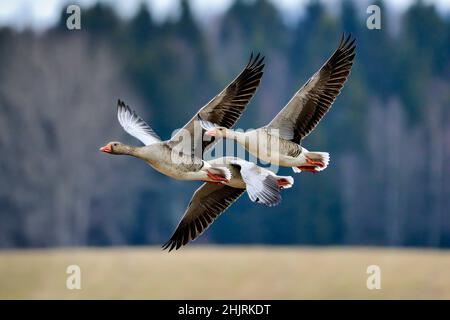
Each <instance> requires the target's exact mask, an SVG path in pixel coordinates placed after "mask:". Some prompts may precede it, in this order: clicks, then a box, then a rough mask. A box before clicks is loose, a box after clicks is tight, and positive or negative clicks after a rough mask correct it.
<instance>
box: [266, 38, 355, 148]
mask: <svg viewBox="0 0 450 320" xmlns="http://www.w3.org/2000/svg"><path fill="white" fill-rule="evenodd" d="M355 48H356V44H355V39H352V38H351V35H348V37H347V38H345V36H344V35H342V38H341V42H340V44H339V47H338V48H337V50H336V51H335V52H334V53H333V55H332V56H331V57H330V58H329V59H328V61H327V62H326V63H325V64H324V65H323V66H322V68H320V70H319V71H317V72H316V73H315V74H314V75H313V76H312V77H311V78H310V79H309V80H308V81H307V82H306V83H305V84H304V85H303V87H302V88H301V89H300V90H299V91H298V92H297V93H296V94H295V95H294V96H293V97H292V99H291V100H290V101H289V103H288V104H287V105H286V106H285V107H284V108H283V109H282V110H281V111H280V112H279V113H278V114H277V115H276V117H275V118H274V119H273V120H272V121H271V122H270V123H269V124H268V125H267V127H268V128H274V129H278V130H279V134H280V136H281V137H282V138H283V139H286V140H290V141H293V142H296V143H298V144H300V141H301V139H303V138H304V137H306V136H307V135H308V134H309V133H310V132H311V131H312V130H313V129H314V128H315V127H316V126H317V124H318V123H319V121H320V120H321V119H322V117H323V116H324V115H325V113H327V112H328V110H329V109H330V107H331V105H332V104H333V102H334V100H335V99H336V97H337V96H338V95H339V92H340V91H341V89H342V87H343V86H344V83H345V81H346V80H347V77H348V75H349V73H350V69H351V68H352V65H353V59H354V57H355Z"/></svg>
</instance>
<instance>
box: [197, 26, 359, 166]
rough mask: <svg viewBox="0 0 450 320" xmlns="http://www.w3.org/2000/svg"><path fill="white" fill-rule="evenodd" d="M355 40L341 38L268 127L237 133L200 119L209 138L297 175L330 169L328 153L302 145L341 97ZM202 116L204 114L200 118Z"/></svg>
mask: <svg viewBox="0 0 450 320" xmlns="http://www.w3.org/2000/svg"><path fill="white" fill-rule="evenodd" d="M355 48H356V44H355V39H352V38H351V35H348V37H347V38H345V36H344V35H342V38H341V41H340V44H339V47H338V48H337V50H336V51H335V52H334V53H333V55H332V56H331V57H330V58H329V59H328V61H326V62H325V64H324V65H323V66H322V67H321V68H320V69H319V71H317V72H316V73H315V74H314V75H313V76H312V77H311V78H310V79H309V80H308V81H307V82H306V83H305V84H304V85H303V86H302V87H301V89H300V90H299V91H298V92H297V93H296V94H295V95H294V96H293V97H292V99H291V100H290V101H289V102H288V104H287V105H286V106H285V107H284V108H283V109H282V110H281V111H280V112H279V113H278V114H277V115H276V116H275V118H274V119H273V120H272V121H271V122H270V123H269V124H268V125H266V126H264V127H262V128H259V129H256V130H249V131H247V132H237V131H233V130H230V129H229V128H225V127H223V126H218V125H217V124H215V123H213V122H211V121H208V120H206V119H201V120H200V122H201V125H202V127H203V128H204V129H206V130H207V131H206V135H209V136H212V137H223V138H228V139H234V140H235V141H236V142H237V143H239V144H241V145H242V146H243V147H244V148H245V149H247V151H248V152H250V153H251V154H253V155H255V156H256V157H258V158H260V159H262V160H264V161H267V162H269V163H272V164H277V165H280V166H284V167H292V169H293V170H294V172H300V171H310V172H317V171H321V170H323V169H325V168H326V167H327V166H328V162H329V154H328V153H326V152H310V151H308V150H307V149H306V148H304V147H302V146H301V145H300V144H301V142H302V140H303V139H304V138H305V137H307V136H308V134H309V133H311V131H312V130H313V129H314V128H315V127H316V126H317V124H318V123H319V121H320V120H321V119H322V117H323V116H324V115H325V114H326V113H327V112H328V110H329V109H330V108H331V105H332V104H333V102H334V100H335V99H336V97H337V96H338V95H339V93H340V91H341V89H342V87H343V86H344V83H345V81H346V80H347V78H348V75H349V73H350V69H351V67H352V65H353V59H354V57H355ZM200 116H201V115H200Z"/></svg>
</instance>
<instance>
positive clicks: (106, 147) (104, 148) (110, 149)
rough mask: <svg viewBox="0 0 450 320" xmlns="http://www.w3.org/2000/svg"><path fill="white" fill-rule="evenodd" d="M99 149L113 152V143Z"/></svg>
mask: <svg viewBox="0 0 450 320" xmlns="http://www.w3.org/2000/svg"><path fill="white" fill-rule="evenodd" d="M99 150H100V151H102V152H106V153H111V152H112V148H111V144H109V143H108V144H107V145H106V146H104V147H101V148H100V149H99Z"/></svg>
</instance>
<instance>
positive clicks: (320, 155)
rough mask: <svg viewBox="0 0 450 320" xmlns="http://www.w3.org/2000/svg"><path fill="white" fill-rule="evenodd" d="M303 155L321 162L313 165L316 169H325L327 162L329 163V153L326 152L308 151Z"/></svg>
mask: <svg viewBox="0 0 450 320" xmlns="http://www.w3.org/2000/svg"><path fill="white" fill-rule="evenodd" d="M305 157H307V158H308V159H311V160H313V161H317V162H320V163H321V165H317V166H315V169H316V170H317V171H322V170H325V169H326V168H327V167H328V164H329V163H330V154H329V153H328V152H315V151H312V152H311V151H308V152H307V153H306V154H305Z"/></svg>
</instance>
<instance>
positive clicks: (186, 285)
mask: <svg viewBox="0 0 450 320" xmlns="http://www.w3.org/2000/svg"><path fill="white" fill-rule="evenodd" d="M72 264H76V265H79V266H80V268H81V286H82V288H81V290H68V289H67V288H66V278H67V276H68V275H67V274H66V268H67V266H68V265H72ZM373 264H376V265H379V266H380V267H381V272H382V274H381V276H382V282H381V286H382V288H381V289H380V290H368V289H367V287H366V279H367V276H368V275H367V274H366V269H367V266H369V265H373ZM0 298H1V299H53V298H58V299H319V298H322V299H335V298H337V299H366V298H367V299H381V298H385V299H413V298H418V299H432V298H436V299H450V252H449V251H434V250H400V249H375V248H337V247H336V248H335V247H329V248H309V247H213V246H210V247H208V246H206V247H202V246H191V247H187V248H185V249H184V250H181V251H179V252H175V253H174V252H172V253H170V254H169V253H167V252H163V251H161V250H160V249H159V248H155V247H140V248H135V247H131V248H113V249H105V248H101V249H59V250H33V251H32V250H29V251H28V250H27V251H2V252H1V251H0Z"/></svg>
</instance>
